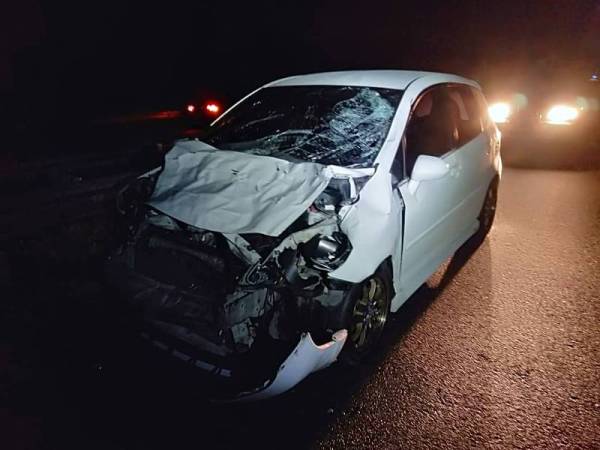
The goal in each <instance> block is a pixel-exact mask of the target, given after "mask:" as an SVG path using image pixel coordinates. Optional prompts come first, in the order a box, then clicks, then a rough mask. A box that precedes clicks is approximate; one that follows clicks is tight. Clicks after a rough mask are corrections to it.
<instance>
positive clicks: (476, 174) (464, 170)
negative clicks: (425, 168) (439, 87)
mask: <svg viewBox="0 0 600 450" xmlns="http://www.w3.org/2000/svg"><path fill="white" fill-rule="evenodd" d="M448 95H449V97H450V98H451V99H452V102H453V103H454V105H455V109H456V111H457V112H458V114H457V116H456V119H457V130H458V141H457V143H456V149H454V150H453V151H452V152H451V153H450V154H448V155H446V156H445V157H444V158H445V159H446V160H447V161H448V163H449V165H450V176H452V177H454V179H455V181H456V186H455V189H456V195H457V197H458V199H459V202H458V204H457V205H456V209H455V211H454V212H453V215H454V216H455V218H454V222H455V228H456V230H457V233H458V234H462V235H465V234H467V235H468V234H470V233H472V232H474V231H475V229H476V227H477V222H476V221H477V216H478V215H479V212H480V210H481V205H482V203H483V198H484V196H485V191H486V190H487V185H488V182H489V169H490V150H491V148H490V139H489V137H488V136H487V135H486V134H485V133H484V130H485V128H484V125H485V124H484V123H483V118H482V116H481V109H480V107H479V104H478V100H477V98H476V92H474V88H471V87H470V86H466V85H453V86H451V87H448Z"/></svg>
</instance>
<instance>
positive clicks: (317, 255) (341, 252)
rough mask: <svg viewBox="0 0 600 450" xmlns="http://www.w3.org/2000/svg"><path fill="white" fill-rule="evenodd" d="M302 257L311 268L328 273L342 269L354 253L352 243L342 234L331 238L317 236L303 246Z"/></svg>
mask: <svg viewBox="0 0 600 450" xmlns="http://www.w3.org/2000/svg"><path fill="white" fill-rule="evenodd" d="M300 251H301V253H302V256H303V257H304V258H305V259H306V261H307V262H308V264H309V265H310V266H311V267H314V268H315V269H319V270H325V271H327V272H329V271H332V270H335V269H337V268H338V267H340V266H341V265H342V264H343V263H344V261H346V258H348V255H349V254H350V252H351V251H352V245H351V244H350V241H349V240H348V238H347V237H346V235H344V234H343V233H340V232H335V233H333V234H332V235H331V236H322V235H317V236H315V237H313V238H312V239H311V240H309V241H308V242H306V243H304V244H302V248H301V250H300Z"/></svg>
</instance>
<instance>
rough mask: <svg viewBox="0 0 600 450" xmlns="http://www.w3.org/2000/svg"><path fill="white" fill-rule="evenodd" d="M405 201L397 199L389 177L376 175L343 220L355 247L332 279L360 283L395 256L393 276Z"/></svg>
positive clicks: (398, 250)
mask: <svg viewBox="0 0 600 450" xmlns="http://www.w3.org/2000/svg"><path fill="white" fill-rule="evenodd" d="M401 217H402V200H401V199H400V196H398V195H395V194H394V191H393V188H392V180H391V175H390V174H389V173H380V174H376V175H375V176H374V177H373V178H372V179H371V180H370V181H369V182H368V183H367V184H366V185H365V187H364V188H363V190H362V191H361V193H360V200H359V201H358V202H357V203H356V204H354V205H353V206H352V207H351V209H350V211H348V213H347V214H346V215H345V216H344V219H343V220H342V222H341V224H340V228H341V230H342V231H343V232H344V233H345V234H346V235H347V236H348V239H349V240H350V243H351V244H352V252H351V253H350V255H349V256H348V259H346V261H345V262H344V264H342V265H341V266H340V267H339V268H338V269H336V270H334V271H332V272H331V273H330V274H329V276H330V277H331V278H336V279H339V280H343V281H348V282H351V283H359V282H361V281H363V280H364V279H366V278H367V277H369V276H370V275H372V274H373V273H375V271H376V270H377V268H378V267H379V265H380V264H381V263H382V262H383V261H384V260H385V259H386V258H387V257H388V256H390V255H392V265H393V266H394V267H393V271H394V273H395V272H396V270H397V267H399V264H400V249H401V243H402V220H401Z"/></svg>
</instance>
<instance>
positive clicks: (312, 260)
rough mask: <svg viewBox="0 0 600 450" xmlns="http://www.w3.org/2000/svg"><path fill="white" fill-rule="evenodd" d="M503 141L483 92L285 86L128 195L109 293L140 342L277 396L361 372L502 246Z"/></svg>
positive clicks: (255, 394)
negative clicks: (128, 311)
mask: <svg viewBox="0 0 600 450" xmlns="http://www.w3.org/2000/svg"><path fill="white" fill-rule="evenodd" d="M501 171H502V162H501V159H500V133H499V131H498V129H497V128H496V126H495V124H494V123H493V121H491V120H490V119H489V117H488V113H487V105H486V102H485V99H484V97H483V94H482V93H481V89H480V87H479V86H478V84H477V83H475V82H474V81H471V80H468V79H465V78H461V77H458V76H454V75H448V74H441V73H428V72H412V71H396V70H377V71H351V72H332V73H319V74H312V75H302V76H295V77H290V78H285V79H281V80H278V81H274V82H272V83H269V84H267V85H265V86H263V87H261V88H259V89H257V90H256V91H254V92H252V93H251V94H249V95H248V96H246V97H245V98H243V99H242V100H240V101H239V102H238V103H236V104H235V105H234V106H233V107H231V108H230V109H229V110H227V111H225V112H224V113H223V114H222V115H221V116H220V117H219V118H218V119H216V120H215V122H214V123H213V124H212V125H211V127H210V131H209V133H208V135H207V137H206V138H205V139H204V140H203V141H200V140H193V139H187V140H180V141H178V142H176V144H175V145H174V147H173V148H172V150H171V151H170V152H169V153H168V154H167V155H166V157H165V161H164V165H163V167H161V168H157V169H156V170H154V171H151V172H149V173H147V174H145V175H143V176H141V177H139V178H138V179H137V180H136V181H135V182H133V183H131V184H129V185H128V186H126V187H125V188H123V189H122V190H121V191H120V192H119V195H118V199H117V202H118V209H119V211H120V212H121V214H122V217H123V222H124V224H125V226H124V227H123V230H124V234H123V244H122V246H121V247H120V249H119V251H118V252H116V254H115V256H114V257H112V258H111V261H110V264H109V269H110V271H109V273H110V274H111V279H112V283H113V284H114V286H117V287H118V288H119V289H120V291H121V293H122V294H124V295H125V297H126V298H127V299H128V300H129V303H130V304H131V305H133V306H134V307H135V309H136V310H137V311H138V312H139V314H140V315H141V317H143V319H144V320H143V323H144V325H143V329H142V331H141V334H142V336H144V337H145V338H146V339H148V340H149V341H150V342H152V343H153V344H154V345H155V346H157V347H158V348H161V349H163V350H166V351H168V352H170V353H171V354H172V355H173V356H175V357H177V358H179V359H181V360H183V361H185V362H186V363H187V364H189V365H191V366H196V367H199V368H201V369H205V370H207V371H210V372H211V373H212V374H214V375H215V376H218V377H221V378H226V379H230V380H231V382H232V385H233V386H235V391H236V392H237V398H239V399H258V398H265V397H270V396H273V395H277V394H279V393H282V392H284V391H286V390H288V389H290V388H292V387H293V386H295V385H296V384H297V383H298V382H300V381H301V380H302V379H303V378H305V377H306V376H307V375H309V374H310V373H311V372H314V371H316V370H319V369H322V368H324V367H326V366H328V365H330V364H332V363H333V362H334V361H336V359H337V358H338V356H339V357H340V358H342V359H343V360H345V361H347V362H352V363H356V362H359V361H360V360H361V359H362V358H363V357H364V356H365V355H367V354H368V353H369V352H370V351H371V350H372V349H373V347H374V345H375V344H376V343H377V341H378V339H379V337H380V336H381V333H382V330H383V327H384V326H385V324H386V321H387V318H388V315H389V313H390V312H395V311H398V309H399V308H400V307H401V306H402V304H403V303H404V302H405V301H406V300H407V299H408V298H409V297H410V295H411V294H412V293H413V292H414V291H415V290H416V289H417V288H418V287H419V286H420V285H421V284H423V283H424V282H425V281H426V280H427V278H428V277H429V276H430V275H431V274H432V273H433V272H434V271H435V270H436V268H437V267H438V266H439V265H440V264H441V263H442V262H443V261H444V260H446V259H447V258H448V257H449V256H451V255H452V254H453V253H454V252H455V251H456V250H457V249H458V248H459V247H460V246H461V245H462V244H464V243H465V242H466V241H467V240H468V239H469V238H471V237H472V236H474V235H475V236H474V237H473V239H479V240H483V238H484V237H485V235H486V234H487V233H488V231H489V230H490V228H491V225H492V222H493V219H494V213H495V208H496V191H497V187H498V181H499V179H500V175H501Z"/></svg>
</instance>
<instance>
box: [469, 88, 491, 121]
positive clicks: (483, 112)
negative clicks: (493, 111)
mask: <svg viewBox="0 0 600 450" xmlns="http://www.w3.org/2000/svg"><path fill="white" fill-rule="evenodd" d="M470 89H471V92H472V93H473V96H474V97H475V100H476V101H477V106H478V108H479V114H480V116H481V126H482V128H483V129H484V130H487V128H488V127H489V126H490V125H491V124H492V122H491V119H490V116H489V114H488V104H487V102H486V100H485V97H484V96H483V93H482V92H481V91H480V90H479V89H474V88H470Z"/></svg>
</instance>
